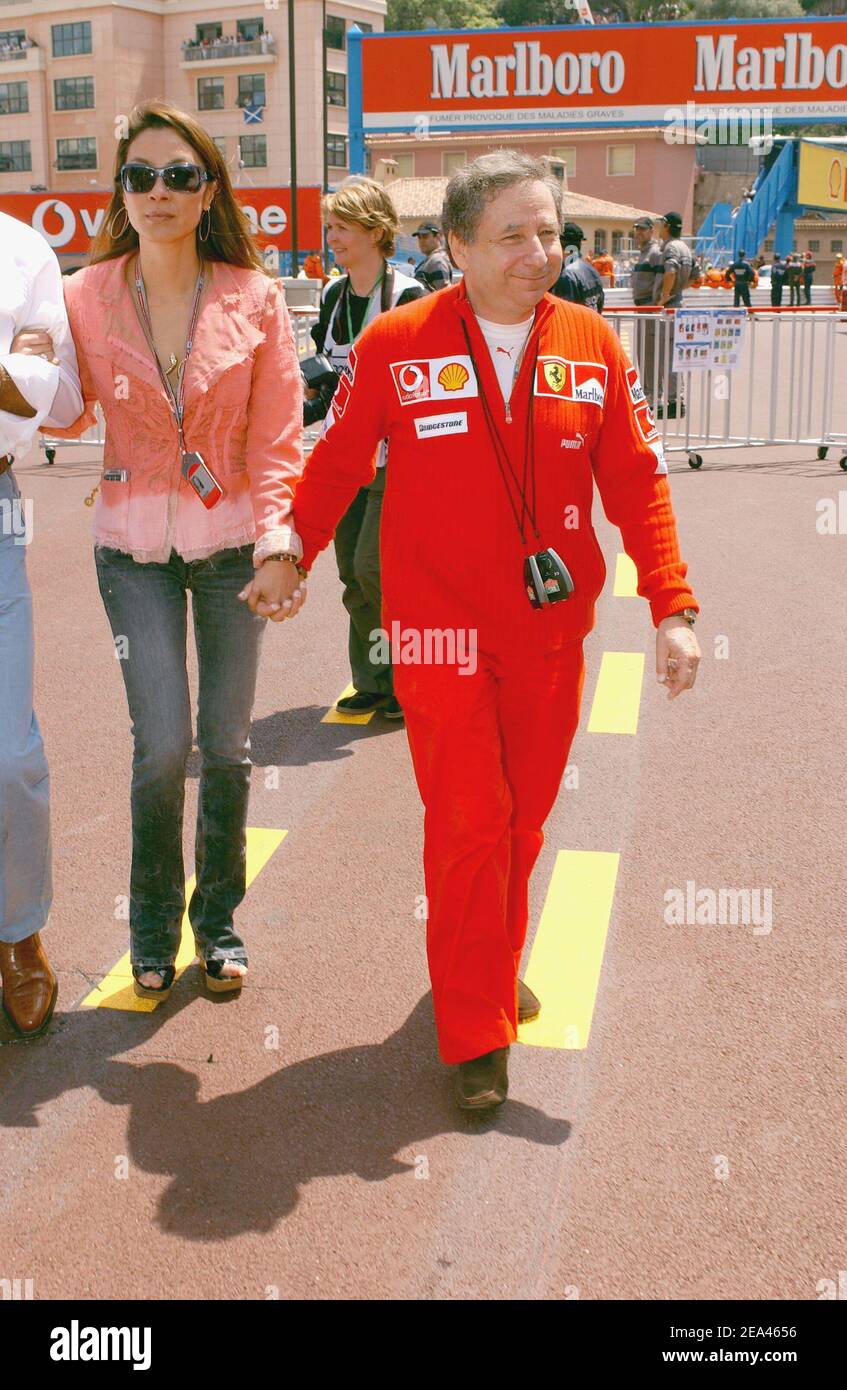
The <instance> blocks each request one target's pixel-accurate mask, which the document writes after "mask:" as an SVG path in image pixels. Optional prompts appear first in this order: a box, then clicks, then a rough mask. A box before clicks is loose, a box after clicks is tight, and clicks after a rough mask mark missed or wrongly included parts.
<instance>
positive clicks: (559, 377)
mask: <svg viewBox="0 0 847 1390" xmlns="http://www.w3.org/2000/svg"><path fill="white" fill-rule="evenodd" d="M544 380H545V381H546V382H547V385H548V386H549V387H550V388H551V390H553V391H562V390H563V389H564V385H565V382H566V381H567V373H566V371H565V367H564V364H563V363H562V362H545V363H544Z"/></svg>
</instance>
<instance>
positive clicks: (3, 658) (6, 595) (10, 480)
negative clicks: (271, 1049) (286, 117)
mask: <svg viewBox="0 0 847 1390" xmlns="http://www.w3.org/2000/svg"><path fill="white" fill-rule="evenodd" d="M0 265H2V266H3V275H2V278H0V978H2V982H3V1011H4V1013H5V1015H6V1018H7V1020H8V1021H9V1023H10V1024H11V1025H12V1027H13V1028H14V1030H15V1032H16V1033H18V1034H19V1035H21V1036H23V1037H35V1036H37V1035H38V1034H39V1033H41V1032H43V1031H44V1029H45V1028H46V1027H47V1024H48V1023H49V1022H50V1017H51V1015H52V1013H53V1009H54V1007H55V1004H56V993H57V984H56V978H55V976H54V974H53V972H52V970H51V969H50V965H49V962H48V960H47V956H46V955H45V952H44V948H43V946H42V944H41V939H40V936H39V932H40V930H41V928H42V927H43V926H44V924H45V922H46V921H47V917H48V914H49V912H50V906H51V903H52V891H53V890H52V873H51V847H50V803H49V796H50V783H49V774H48V769H47V760H46V758H45V755H44V745H43V743H42V741H41V733H40V730H39V727H38V720H37V719H36V717H35V711H34V709H33V704H32V673H33V632H32V595H31V593H30V589H29V583H28V581H27V576H26V558H25V546H26V541H27V539H28V536H29V528H28V527H26V526H24V525H23V518H22V515H21V502H20V497H21V494H20V490H19V488H18V485H17V482H16V480H15V476H14V473H13V472H12V464H13V463H14V460H15V458H16V457H19V456H20V455H21V454H23V453H25V452H26V451H27V449H28V448H29V446H30V444H31V442H32V439H33V437H34V435H35V431H36V430H37V429H38V427H39V426H40V425H42V424H43V425H45V426H48V427H49V426H51V425H54V426H59V427H65V426H67V425H71V424H73V422H74V420H76V419H77V418H78V417H79V415H80V414H81V413H82V408H83V403H82V395H81V392H80V387H79V375H78V371H77V361H76V353H75V351H74V345H73V339H72V338H71V332H70V328H69V326H68V319H67V314H66V313H65V303H64V297H63V294H62V275H61V271H60V270H59V263H58V261H57V260H56V257H55V255H54V253H53V252H52V251H51V249H50V247H49V246H48V245H47V242H46V241H45V240H44V239H43V238H42V237H41V236H40V235H39V234H38V232H36V231H33V229H32V228H31V227H27V226H26V225H25V224H24V223H23V222H19V221H17V219H16V218H14V217H7V216H6V214H5V213H0Z"/></svg>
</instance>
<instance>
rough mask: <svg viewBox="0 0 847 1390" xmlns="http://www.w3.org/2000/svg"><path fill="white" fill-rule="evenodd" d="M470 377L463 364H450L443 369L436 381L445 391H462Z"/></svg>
mask: <svg viewBox="0 0 847 1390" xmlns="http://www.w3.org/2000/svg"><path fill="white" fill-rule="evenodd" d="M469 376H470V372H469V371H468V369H467V367H463V366H462V364H461V362H448V363H447V366H446V367H442V368H441V371H440V372H439V373H438V377H437V378H436V380H437V381H438V384H439V386H443V387H444V390H445V391H451V392H452V391H461V389H462V387H463V386H464V385H465V382H466V381H467V380H468V377H469Z"/></svg>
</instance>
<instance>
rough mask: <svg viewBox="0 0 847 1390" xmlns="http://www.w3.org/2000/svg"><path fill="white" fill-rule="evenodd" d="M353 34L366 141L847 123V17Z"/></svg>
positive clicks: (354, 85)
mask: <svg viewBox="0 0 847 1390" xmlns="http://www.w3.org/2000/svg"><path fill="white" fill-rule="evenodd" d="M350 37H351V93H352V95H353V97H354V99H355V96H356V94H357V89H358V94H359V95H360V97H361V124H360V125H359V127H358V128H359V129H360V130H362V131H363V132H364V133H365V134H367V133H369V132H373V131H381V130H382V131H385V130H413V131H414V130H419V131H421V133H422V135H423V134H425V132H426V130H427V129H428V128H429V127H430V126H437V127H440V128H441V129H445V130H450V129H454V130H462V129H467V130H472V129H484V128H485V127H490V126H504V127H505V126H511V127H521V126H543V125H564V126H581V125H604V124H605V125H614V124H616V123H619V124H623V125H634V124H656V123H663V122H665V121H667V120H673V119H674V117H673V114H671V115H669V111H670V110H672V108H684V107H685V106H686V104H687V103H689V102H694V103H695V104H696V107H697V108H712V109H717V110H721V111H731V110H737V111H743V110H748V109H749V108H751V107H754V108H757V109H759V110H764V109H767V110H768V111H769V113H770V115H771V118H772V119H773V120H780V119H781V120H788V119H792V120H810V119H811V120H819V121H833V120H838V119H840V118H844V117H847V20H845V19H808V20H807V19H798V20H795V19H792V20H768V21H760V20H748V21H727V22H723V23H720V24H701V23H692V24H687V23H686V24H641V25H638V24H635V25H633V24H623V25H611V24H610V25H597V26H594V27H590V26H587V25H568V26H564V27H559V28H551V29H499V30H482V31H475V30H470V29H466V30H460V31H459V30H457V31H450V32H447V31H441V32H433V31H430V32H429V33H422V34H404V35H395V34H387V35H373V36H371V35H363V36H360V35H358V34H357V33H356V32H355V31H353V32H352V33H351V36H350ZM351 114H352V113H351ZM357 114H358V113H357ZM354 122H355V118H354ZM351 133H352V132H351Z"/></svg>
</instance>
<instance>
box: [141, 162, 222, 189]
mask: <svg viewBox="0 0 847 1390" xmlns="http://www.w3.org/2000/svg"><path fill="white" fill-rule="evenodd" d="M160 174H161V176H162V179H163V180H164V184H165V188H169V189H170V190H171V192H172V193H197V192H198V191H199V190H200V189H201V188H202V187H203V184H204V183H213V182H214V179H213V178H212V175H211V174H208V173H207V172H206V170H205V169H201V168H200V165H199V164H166V165H165V167H164V169H154V168H153V166H152V165H150V164H124V165H123V167H122V168H121V172H120V175H119V177H120V181H121V183H122V184H123V187H124V191H125V192H126V193H149V192H150V191H151V190H152V189H153V188H155V186H156V180H157V178H158V177H159V175H160Z"/></svg>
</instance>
